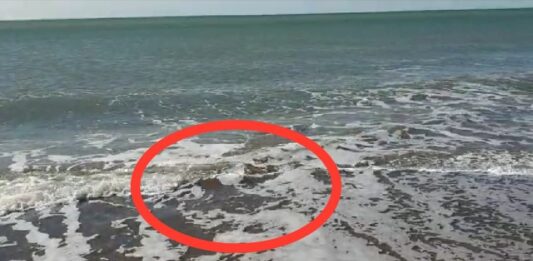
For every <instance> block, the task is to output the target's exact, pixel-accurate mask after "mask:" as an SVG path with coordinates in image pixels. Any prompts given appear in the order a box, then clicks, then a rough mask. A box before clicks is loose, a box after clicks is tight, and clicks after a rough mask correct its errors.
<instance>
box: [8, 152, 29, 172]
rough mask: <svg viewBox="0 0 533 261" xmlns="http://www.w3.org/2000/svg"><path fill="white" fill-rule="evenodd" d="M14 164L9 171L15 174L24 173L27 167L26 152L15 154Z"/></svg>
mask: <svg viewBox="0 0 533 261" xmlns="http://www.w3.org/2000/svg"><path fill="white" fill-rule="evenodd" d="M12 161H13V163H12V164H11V165H9V169H10V170H11V171H13V172H22V171H24V167H25V166H26V153H25V152H20V151H19V152H15V153H14V154H13V159H12Z"/></svg>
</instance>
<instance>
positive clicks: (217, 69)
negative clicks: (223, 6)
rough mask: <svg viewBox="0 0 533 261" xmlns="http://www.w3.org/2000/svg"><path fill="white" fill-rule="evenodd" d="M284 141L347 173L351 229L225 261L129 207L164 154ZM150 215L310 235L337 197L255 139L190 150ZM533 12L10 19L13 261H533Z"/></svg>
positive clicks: (3, 150) (158, 191)
mask: <svg viewBox="0 0 533 261" xmlns="http://www.w3.org/2000/svg"><path fill="white" fill-rule="evenodd" d="M223 119H247V120H256V121H264V122H270V123H275V124H279V125H282V126H285V127H287V128H290V129H293V130H295V131H298V132H300V133H302V134H304V135H306V136H308V137H309V138H311V139H313V140H314V141H316V142H317V143H318V144H320V145H321V146H322V147H323V148H324V149H325V150H326V151H327V152H329V154H330V155H331V156H332V158H333V159H334V160H335V162H336V163H337V166H338V168H339V170H340V173H341V176H342V184H343V185H342V197H341V200H340V203H339V205H338V207H337V209H336V212H335V214H334V215H333V216H332V217H331V218H330V219H329V220H328V221H327V222H326V223H325V224H324V225H323V226H322V227H321V228H320V229H318V230H317V231H316V232H314V233H313V234H311V235H309V236H308V237H306V238H304V239H302V240H300V241H298V242H295V243H293V244H290V245H287V246H284V247H281V248H277V249H273V250H268V251H263V252H258V253H214V252H209V251H205V250H201V249H195V248H192V247H188V246H187V245H184V244H182V243H180V242H175V241H173V240H170V239H168V238H167V237H165V236H164V235H161V234H160V233H158V232H157V231H156V230H154V229H153V228H152V227H151V226H150V225H149V224H148V223H147V222H146V221H145V220H144V219H143V218H142V217H140V216H139V214H138V213H137V211H136V209H135V208H134V207H133V204H132V202H131V199H130V187H129V185H130V177H131V173H132V170H133V168H134V166H135V164H136V162H137V160H138V158H139V157H140V156H141V155H142V154H143V153H144V152H145V151H146V150H147V148H148V147H150V146H151V144H153V143H155V142H157V141H158V140H160V139H161V138H163V137H165V136H166V135H169V134H170V133H173V132H175V131H177V130H180V129H182V128H184V127H187V126H191V125H195V124H199V123H203V122H209V121H214V120H223ZM142 183H143V185H142V191H143V196H144V198H145V202H146V204H148V205H149V206H150V208H151V210H152V213H154V215H156V216H157V217H158V218H160V219H161V220H162V221H163V222H164V223H165V224H167V225H168V226H170V227H172V228H174V229H176V230H178V231H181V232H183V233H186V234H188V235H192V236H195V237H198V238H201V239H205V240H211V241H217V242H240V243H242V242H250V241H260V240H266V239H272V238H275V237H278V236H281V235H284V234H287V233H290V232H291V231H294V230H296V229H298V228H300V227H301V226H303V225H305V224H306V223H307V222H309V221H310V220H312V219H313V218H314V217H316V216H317V215H318V213H320V211H321V209H322V208H323V207H324V205H325V203H326V202H327V200H328V197H329V193H330V192H331V185H330V180H329V175H328V173H327V171H325V169H324V166H323V165H322V163H321V162H320V160H318V159H317V157H316V155H313V154H312V153H311V152H309V151H307V150H306V149H304V148H302V147H301V146H299V145H298V144H295V143H292V142H291V141H287V140H284V139H282V138H277V137H274V136H271V135H267V134H261V133H253V132H239V131H232V132H218V133H213V134H207V135H202V136H198V137H194V138H190V139H187V140H183V141H180V142H179V143H176V144H175V145H173V146H171V147H169V148H167V149H166V150H164V151H163V152H161V153H160V154H159V155H158V156H157V157H156V158H155V159H154V160H153V161H152V162H151V163H150V165H149V167H148V168H147V169H146V170H145V174H144V177H143V180H142ZM532 256H533V9H517V10H482V11H428V12H396V13H363V14H327V15H280V16H228V17H168V18H131V19H129V18H128V19H87V20H48V21H17V22H8V21H4V22H0V260H69V261H71V260H309V261H312V260H347V261H355V260H531V257H532Z"/></svg>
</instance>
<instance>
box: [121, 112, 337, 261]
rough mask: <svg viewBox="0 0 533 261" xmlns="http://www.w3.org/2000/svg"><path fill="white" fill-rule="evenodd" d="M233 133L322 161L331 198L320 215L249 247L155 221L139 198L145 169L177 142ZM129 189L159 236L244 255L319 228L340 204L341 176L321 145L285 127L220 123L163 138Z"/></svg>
mask: <svg viewBox="0 0 533 261" xmlns="http://www.w3.org/2000/svg"><path fill="white" fill-rule="evenodd" d="M234 130H245V131H256V132H264V133H270V134H274V135H277V136H279V137H283V138H286V139H288V140H291V141H294V142H296V143H298V144H300V145H302V146H304V147H305V148H306V149H308V150H309V151H311V152H313V153H314V154H315V155H316V156H317V157H318V158H319V159H320V160H321V161H322V163H323V164H324V166H325V167H326V169H327V170H328V172H329V174H330V177H331V194H330V196H329V199H328V202H327V203H326V206H325V207H324V209H323V210H322V212H320V214H319V215H318V216H317V217H316V218H314V219H313V220H312V221H311V222H309V223H308V224H306V225H305V226H303V227H301V228H299V229H298V230H296V231H293V232H291V233H289V234H286V235H283V236H280V237H277V238H273V239H268V240H264V241H256V242H248V243H224V242H215V241H209V240H203V239H199V238H196V237H192V236H189V235H187V234H183V233H180V232H178V231H176V230H174V229H172V228H170V227H169V226H167V225H166V224H165V223H163V222H161V220H159V219H158V218H157V217H155V216H154V215H153V214H152V213H151V211H150V209H149V208H148V206H147V205H146V204H145V203H144V200H143V197H142V194H141V178H142V175H143V173H144V169H145V168H146V167H147V166H148V164H149V163H150V161H151V160H152V159H153V158H154V157H155V156H157V154H159V153H160V152H161V151H163V150H164V149H165V148H167V147H168V146H170V145H172V144H174V143H176V142H178V141H180V140H183V139H186V138H190V137H193V136H196V135H200V134H205V133H209V132H216V131H234ZM130 189H131V197H132V200H133V204H134V206H135V208H137V210H138V211H139V214H140V215H141V216H142V217H143V218H144V219H145V220H146V222H148V223H149V224H150V225H151V226H152V227H153V228H154V229H155V230H156V231H158V232H159V233H161V234H163V235H165V236H167V237H169V238H171V239H173V240H174V241H176V242H178V243H181V244H184V245H188V246H190V247H194V248H198V249H202V250H207V251H212V252H225V253H247V252H259V251H265V250H270V249H274V248H278V247H281V246H284V245H287V244H290V243H294V242H296V241H298V240H300V239H302V238H304V237H306V236H308V235H310V234H311V233H313V232H314V231H315V230H317V229H318V228H320V227H321V226H322V225H323V224H324V223H325V222H326V221H327V220H328V218H329V217H330V216H331V215H332V214H333V213H334V212H335V209H336V207H337V205H338V203H339V200H340V197H341V176H340V174H339V170H338V169H337V165H336V164H335V162H334V161H333V159H332V158H331V156H330V155H329V154H328V153H327V152H326V151H325V150H324V149H322V147H320V145H318V144H317V143H315V142H314V141H312V140H311V139H309V138H307V137H306V136H305V135H303V134H300V133H298V132H296V131H293V130H290V129H288V128H285V127H281V126H278V125H275V124H270V123H265V122H259V121H251V120H222V121H213V122H207V123H202V124H198V125H194V126H190V127H186V128H184V129H181V130H179V131H176V132H174V133H172V134H170V135H168V136H166V137H164V138H163V139H161V140H160V141H158V142H156V143H155V144H153V145H152V146H151V147H150V148H148V150H147V151H146V152H145V153H144V154H143V155H142V156H141V158H140V159H139V161H138V162H137V164H136V165H135V168H134V170H133V175H132V177H131V183H130Z"/></svg>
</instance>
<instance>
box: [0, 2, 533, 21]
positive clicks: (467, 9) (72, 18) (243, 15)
mask: <svg viewBox="0 0 533 261" xmlns="http://www.w3.org/2000/svg"><path fill="white" fill-rule="evenodd" d="M527 9H533V6H531V7H504V8H502V7H494V8H491V7H487V8H457V9H415V10H408V9H406V10H390V11H381V10H380V11H360V12H359V11H348V12H316V13H265V14H206V15H162V16H157V15H155V16H150V15H146V16H143V15H140V16H107V17H98V16H95V17H65V18H28V19H25V18H22V19H5V20H4V19H0V23H2V22H41V21H42V22H46V21H65V20H115V19H116V20H120V19H154V18H155V19H157V18H163V19H164V18H202V17H228V18H229V17H265V16H311V15H343V14H344V15H346V14H380V13H381V14H387V13H424V12H464V11H512V10H527Z"/></svg>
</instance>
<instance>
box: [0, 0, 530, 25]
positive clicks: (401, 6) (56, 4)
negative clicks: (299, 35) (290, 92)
mask: <svg viewBox="0 0 533 261" xmlns="http://www.w3.org/2000/svg"><path fill="white" fill-rule="evenodd" d="M520 7H533V0H0V20H26V19H63V18H100V17H145V16H196V15H259V14H263V15H264V14H304V13H338V12H376V11H406V10H442V9H446V10H450V9H482V8H483V9H485V8H520Z"/></svg>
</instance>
